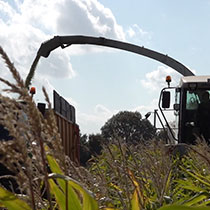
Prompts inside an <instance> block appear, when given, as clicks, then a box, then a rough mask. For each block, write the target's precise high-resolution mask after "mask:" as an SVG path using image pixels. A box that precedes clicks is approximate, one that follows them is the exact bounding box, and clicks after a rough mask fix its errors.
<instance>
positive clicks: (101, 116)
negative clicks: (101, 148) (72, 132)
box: [77, 104, 118, 134]
mask: <svg viewBox="0 0 210 210" xmlns="http://www.w3.org/2000/svg"><path fill="white" fill-rule="evenodd" d="M117 112H118V111H117V110H114V111H111V110H109V109H108V108H107V107H105V106H104V105H102V104H97V105H96V106H95V108H94V110H93V112H92V113H90V114H87V113H81V112H78V113H77V121H78V122H77V123H78V124H79V125H80V129H81V132H82V133H83V134H84V133H90V131H91V132H92V133H99V132H100V128H101V127H102V126H103V125H104V124H105V122H106V121H107V120H108V119H109V118H111V117H112V116H113V115H114V114H116V113H117Z"/></svg>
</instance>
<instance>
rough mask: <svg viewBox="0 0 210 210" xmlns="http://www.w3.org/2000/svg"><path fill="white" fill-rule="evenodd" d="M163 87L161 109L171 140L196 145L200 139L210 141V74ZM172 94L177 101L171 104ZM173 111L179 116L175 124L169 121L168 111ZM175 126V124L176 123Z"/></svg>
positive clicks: (191, 77) (190, 77) (169, 79)
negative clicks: (174, 85)
mask: <svg viewBox="0 0 210 210" xmlns="http://www.w3.org/2000/svg"><path fill="white" fill-rule="evenodd" d="M170 81H171V78H170V76H167V78H166V82H167V83H168V87H165V88H163V89H162V91H161V93H160V99H159V109H160V112H161V114H162V116H163V119H164V121H165V125H166V130H167V132H168V133H169V135H168V137H169V142H174V141H175V142H177V143H187V144H194V143H195V141H196V139H197V138H204V139H205V140H206V141H207V142H210V129H209V124H210V97H209V95H210V76H186V77H182V78H181V80H180V83H179V85H178V86H177V87H170ZM172 95H174V96H175V103H174V104H172V103H171V98H172ZM169 111H173V112H174V115H175V117H176V119H175V123H174V124H173V126H172V125H171V124H170V123H169V122H168V120H167V117H166V112H169ZM174 125H175V126H174Z"/></svg>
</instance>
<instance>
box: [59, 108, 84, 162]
mask: <svg viewBox="0 0 210 210" xmlns="http://www.w3.org/2000/svg"><path fill="white" fill-rule="evenodd" d="M55 117H56V121H57V124H58V130H59V132H60V135H61V139H62V143H63V147H64V150H65V153H66V155H68V156H69V157H70V159H71V160H72V161H74V162H76V163H79V146H80V145H79V126H78V125H77V124H75V123H72V122H70V121H68V120H67V119H66V118H64V117H63V116H62V115H60V114H59V113H57V112H55Z"/></svg>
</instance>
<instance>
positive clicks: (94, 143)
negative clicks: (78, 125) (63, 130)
mask: <svg viewBox="0 0 210 210" xmlns="http://www.w3.org/2000/svg"><path fill="white" fill-rule="evenodd" d="M103 142H104V138H103V137H102V135H101V134H91V135H89V141H88V143H89V149H90V152H91V154H92V155H100V154H101V150H102V144H103Z"/></svg>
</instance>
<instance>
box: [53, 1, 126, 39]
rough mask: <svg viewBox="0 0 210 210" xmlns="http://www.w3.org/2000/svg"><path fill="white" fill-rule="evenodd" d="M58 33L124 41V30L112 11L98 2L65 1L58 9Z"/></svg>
mask: <svg viewBox="0 0 210 210" xmlns="http://www.w3.org/2000/svg"><path fill="white" fill-rule="evenodd" d="M58 10H59V17H58V19H57V23H56V24H57V32H59V33H63V34H83V35H91V36H106V37H109V38H115V39H120V40H124V39H125V35H124V32H123V28H122V27H121V26H120V25H118V24H117V22H116V19H115V17H114V15H113V14H112V12H111V10H110V9H108V8H105V7H104V6H103V5H102V4H101V3H99V2H98V1H97V0H72V1H69V0H64V1H62V3H61V4H59V7H58Z"/></svg>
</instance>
